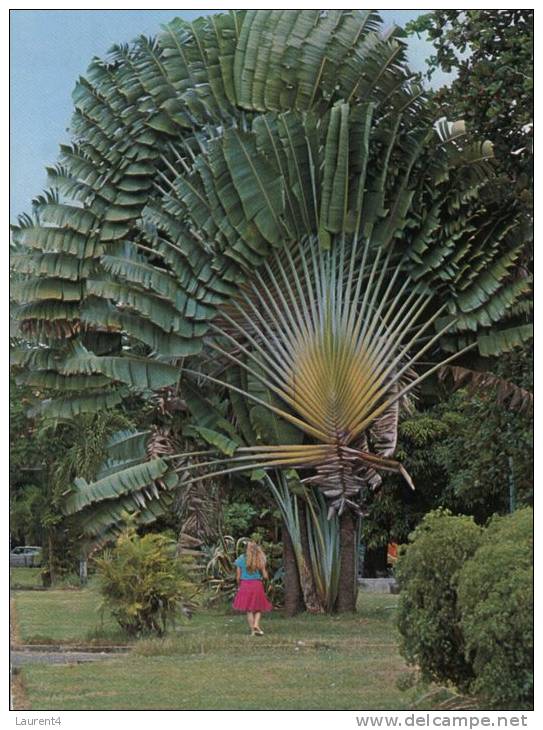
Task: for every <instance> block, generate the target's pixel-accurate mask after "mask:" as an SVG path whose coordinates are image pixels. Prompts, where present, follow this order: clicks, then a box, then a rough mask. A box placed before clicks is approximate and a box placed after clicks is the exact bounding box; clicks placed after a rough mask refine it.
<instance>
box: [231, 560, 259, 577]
mask: <svg viewBox="0 0 543 730" xmlns="http://www.w3.org/2000/svg"><path fill="white" fill-rule="evenodd" d="M234 565H237V566H238V568H239V569H240V570H241V580H262V574H261V572H260V571H259V570H255V572H254V573H249V571H248V570H247V562H246V560H245V555H240V556H239V558H236V560H235V562H234Z"/></svg>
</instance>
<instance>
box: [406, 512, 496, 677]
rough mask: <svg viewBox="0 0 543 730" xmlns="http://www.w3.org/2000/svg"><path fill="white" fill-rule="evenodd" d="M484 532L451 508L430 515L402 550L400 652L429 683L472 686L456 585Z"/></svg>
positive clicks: (470, 668)
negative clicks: (452, 512) (454, 514)
mask: <svg viewBox="0 0 543 730" xmlns="http://www.w3.org/2000/svg"><path fill="white" fill-rule="evenodd" d="M482 532H483V530H482V528H481V527H478V526H477V525H476V524H475V522H474V520H473V518H472V517H454V516H453V515H452V514H451V513H450V512H448V511H446V510H435V511H433V512H430V513H428V514H427V515H426V516H425V517H424V519H423V520H422V522H421V523H420V525H419V526H418V527H417V529H416V530H415V531H414V532H413V533H412V534H411V535H410V544H409V545H407V546H402V548H401V550H400V556H399V559H398V562H397V564H396V570H395V575H396V577H397V579H398V582H399V584H400V589H401V592H400V606H399V617H398V625H399V629H400V634H401V642H400V650H401V652H402V654H403V656H404V657H405V658H406V659H407V661H408V663H410V664H414V665H417V666H418V667H419V669H420V671H421V674H422V677H423V679H424V680H426V681H437V682H442V683H443V682H444V683H447V682H453V683H454V684H455V685H456V686H457V687H458V688H459V689H461V690H466V689H468V688H469V686H470V684H471V682H472V680H473V678H474V674H473V669H472V666H471V663H470V661H469V660H466V658H465V651H464V639H463V635H462V630H461V626H460V611H459V608H458V605H457V596H456V589H455V581H456V577H457V573H458V572H459V570H460V569H461V568H462V566H463V565H464V563H465V562H466V560H468V559H469V558H470V557H471V556H472V555H473V554H474V553H475V550H476V549H477V547H478V546H479V544H480V542H481V539H482Z"/></svg>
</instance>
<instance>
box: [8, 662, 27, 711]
mask: <svg viewBox="0 0 543 730" xmlns="http://www.w3.org/2000/svg"><path fill="white" fill-rule="evenodd" d="M10 689H11V692H10V704H9V706H10V709H11V710H29V709H30V705H29V703H28V697H27V696H26V690H25V686H24V682H23V678H22V676H21V673H20V672H19V671H17V670H13V672H12V674H11V681H10Z"/></svg>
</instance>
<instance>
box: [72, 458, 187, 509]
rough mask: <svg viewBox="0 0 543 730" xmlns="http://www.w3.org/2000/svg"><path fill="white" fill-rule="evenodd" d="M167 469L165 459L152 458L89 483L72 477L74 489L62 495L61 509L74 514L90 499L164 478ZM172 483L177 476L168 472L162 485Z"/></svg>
mask: <svg viewBox="0 0 543 730" xmlns="http://www.w3.org/2000/svg"><path fill="white" fill-rule="evenodd" d="M168 471H169V466H168V464H167V462H165V461H163V460H162V459H153V460H152V461H146V462H143V463H142V464H137V465H136V466H132V467H129V468H128V469H124V470H123V471H120V472H117V473H116V474H113V475H111V476H108V477H105V478H104V479H99V480H98V481H96V482H92V483H90V484H89V483H88V482H87V481H86V480H85V479H81V478H78V479H76V480H75V490H74V491H73V492H72V493H71V494H70V495H69V497H68V498H67V499H66V502H65V505H64V510H65V512H66V514H74V513H75V512H79V511H81V510H82V509H83V508H84V507H88V506H89V505H91V504H93V503H94V502H101V501H103V500H107V499H116V498H118V497H120V496H122V495H125V494H130V493H132V494H134V493H137V492H138V491H139V490H141V489H142V488H143V487H145V486H147V485H148V484H150V483H152V482H154V481H156V480H157V479H161V478H164V477H165V476H166V474H167V472H168ZM175 484H177V477H176V475H175V474H173V473H171V476H169V477H168V481H167V485H166V486H167V488H168V489H170V488H172V487H173V486H175Z"/></svg>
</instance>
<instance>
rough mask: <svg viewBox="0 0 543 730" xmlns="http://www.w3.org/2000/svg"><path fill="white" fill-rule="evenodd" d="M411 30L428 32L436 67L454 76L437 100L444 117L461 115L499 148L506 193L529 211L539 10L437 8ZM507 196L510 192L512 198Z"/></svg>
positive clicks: (432, 62)
mask: <svg viewBox="0 0 543 730" xmlns="http://www.w3.org/2000/svg"><path fill="white" fill-rule="evenodd" d="M406 30H407V32H408V33H409V32H411V33H413V32H416V33H427V35H428V38H429V40H430V41H432V43H433V44H434V47H435V49H436V53H435V55H434V56H431V57H430V58H429V59H428V71H427V75H428V77H429V78H431V77H432V75H433V73H434V72H435V71H436V70H437V69H442V70H443V71H445V72H451V71H452V72H456V74H457V75H456V78H455V79H454V81H453V82H452V83H451V84H450V85H448V86H443V87H442V88H441V89H439V90H438V91H437V92H436V93H435V95H434V101H435V103H436V104H437V106H438V110H439V112H440V113H441V114H442V115H443V116H445V117H447V118H456V117H457V116H460V117H461V118H462V119H465V120H466V122H467V123H469V124H470V126H472V127H473V128H474V129H477V130H478V131H479V132H480V133H481V134H482V135H483V136H484V138H485V139H489V140H490V141H491V142H492V143H493V145H494V149H495V155H496V160H497V162H498V165H499V169H500V170H501V171H502V173H503V175H504V178H506V179H504V180H503V181H502V185H501V186H500V189H501V192H502V193H504V194H511V183H513V193H514V195H515V196H518V197H519V198H520V199H521V200H522V202H523V203H524V204H525V205H526V206H527V207H530V206H531V200H532V183H533V143H532V139H533V44H534V13H533V10H522V9H518V10H434V11H433V12H431V13H427V14H425V15H421V16H420V17H419V18H417V19H416V20H413V21H411V22H410V23H409V24H408V26H407V28H406ZM508 191H509V192H508Z"/></svg>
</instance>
